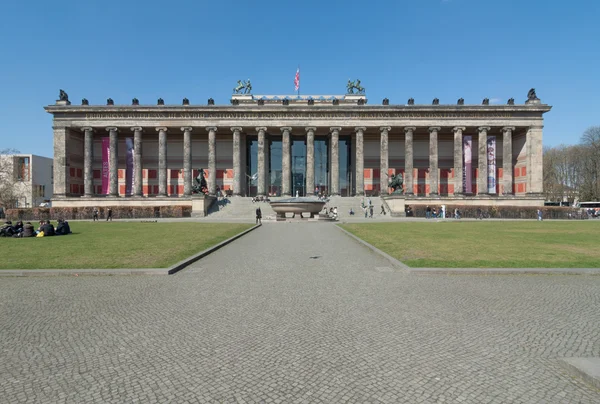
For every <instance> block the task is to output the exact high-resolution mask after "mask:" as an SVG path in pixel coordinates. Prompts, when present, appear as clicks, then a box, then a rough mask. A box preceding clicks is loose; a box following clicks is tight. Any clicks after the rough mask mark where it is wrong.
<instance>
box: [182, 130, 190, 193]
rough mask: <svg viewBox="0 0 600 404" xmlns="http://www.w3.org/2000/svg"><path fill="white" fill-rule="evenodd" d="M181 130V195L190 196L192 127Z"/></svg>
mask: <svg viewBox="0 0 600 404" xmlns="http://www.w3.org/2000/svg"><path fill="white" fill-rule="evenodd" d="M181 131H182V132H183V196H187V197H190V196H192V128H191V127H189V126H186V127H183V128H181Z"/></svg>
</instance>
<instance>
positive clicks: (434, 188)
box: [429, 126, 440, 196]
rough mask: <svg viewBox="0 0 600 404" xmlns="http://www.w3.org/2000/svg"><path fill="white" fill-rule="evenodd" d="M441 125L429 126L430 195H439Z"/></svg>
mask: <svg viewBox="0 0 600 404" xmlns="http://www.w3.org/2000/svg"><path fill="white" fill-rule="evenodd" d="M439 131H440V128H439V127H435V126H434V127H431V128H429V195H430V196H437V195H438V194H439V192H438V185H439V178H438V177H439V175H438V132H439Z"/></svg>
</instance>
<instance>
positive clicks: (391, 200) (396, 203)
mask: <svg viewBox="0 0 600 404" xmlns="http://www.w3.org/2000/svg"><path fill="white" fill-rule="evenodd" d="M381 198H382V199H383V200H384V201H385V203H387V205H388V208H390V215H391V216H392V217H406V211H405V210H404V209H405V208H406V198H405V197H404V195H401V194H400V195H394V194H392V195H388V196H382V197H381Z"/></svg>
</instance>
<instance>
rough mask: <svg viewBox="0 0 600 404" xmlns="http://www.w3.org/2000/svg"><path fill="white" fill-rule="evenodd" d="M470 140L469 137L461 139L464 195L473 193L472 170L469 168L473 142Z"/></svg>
mask: <svg viewBox="0 0 600 404" xmlns="http://www.w3.org/2000/svg"><path fill="white" fill-rule="evenodd" d="M471 139H472V138H471V136H464V137H463V192H464V193H465V194H470V193H472V192H473V178H472V174H473V170H472V166H471V159H472V155H471V149H472V146H473V142H472V140H471Z"/></svg>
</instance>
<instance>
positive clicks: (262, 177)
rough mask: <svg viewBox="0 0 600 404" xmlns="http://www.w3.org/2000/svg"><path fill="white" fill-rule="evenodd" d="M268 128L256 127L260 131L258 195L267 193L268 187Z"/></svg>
mask: <svg viewBox="0 0 600 404" xmlns="http://www.w3.org/2000/svg"><path fill="white" fill-rule="evenodd" d="M266 130H267V128H265V127H260V128H256V131H257V132H258V167H257V171H258V184H257V185H258V190H257V194H258V195H263V196H264V195H265V192H266V189H265V185H266V183H267V178H266V169H265V167H266V166H265V163H266V159H267V156H266V144H265V131H266Z"/></svg>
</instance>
